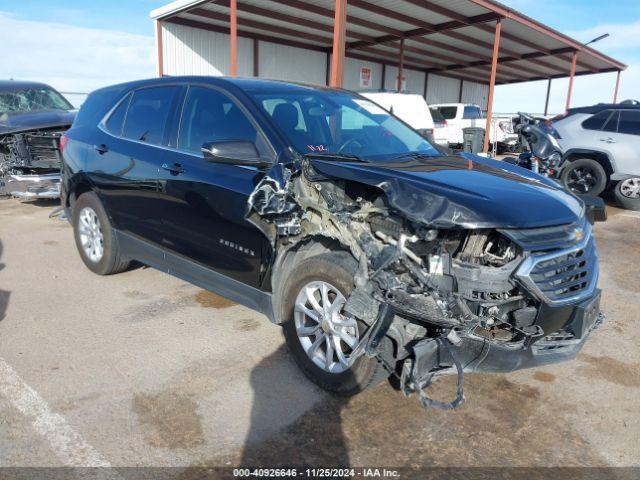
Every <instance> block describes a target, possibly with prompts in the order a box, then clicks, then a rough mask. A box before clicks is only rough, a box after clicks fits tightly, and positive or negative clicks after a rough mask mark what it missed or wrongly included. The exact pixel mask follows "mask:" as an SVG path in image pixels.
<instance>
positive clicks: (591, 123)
mask: <svg viewBox="0 0 640 480" xmlns="http://www.w3.org/2000/svg"><path fill="white" fill-rule="evenodd" d="M554 127H555V128H556V130H557V131H558V134H559V136H560V138H559V139H558V141H559V142H560V145H561V146H562V148H563V150H564V151H565V154H564V158H565V163H564V165H563V168H562V173H561V178H562V182H563V184H564V185H565V186H566V187H567V188H568V189H570V190H571V191H572V192H574V193H577V194H581V195H584V194H589V195H600V194H601V193H602V192H604V191H605V189H607V187H610V186H615V196H616V199H617V200H618V202H619V203H620V204H621V205H622V206H623V207H625V208H629V209H633V210H640V155H639V152H640V105H638V104H637V102H636V103H633V102H629V103H626V102H625V103H620V104H599V105H594V106H591V107H583V108H575V109H571V110H569V112H568V113H567V115H566V116H564V117H562V118H561V119H560V120H557V121H556V122H554Z"/></svg>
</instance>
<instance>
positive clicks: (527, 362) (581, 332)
mask: <svg viewBox="0 0 640 480" xmlns="http://www.w3.org/2000/svg"><path fill="white" fill-rule="evenodd" d="M600 295H601V292H600V290H596V291H595V293H594V295H593V296H592V297H591V298H589V299H587V300H585V301H583V302H582V303H580V304H578V305H576V306H575V307H573V308H572V309H571V310H566V309H565V310H564V312H563V313H562V314H563V315H565V316H566V323H565V324H564V326H563V327H562V328H561V329H560V330H558V331H556V332H553V333H551V334H548V335H544V336H541V337H539V338H538V339H536V340H534V341H524V342H522V343H521V344H519V345H513V344H506V343H503V344H501V343H500V342H497V341H493V340H489V339H487V338H484V337H483V336H482V335H478V334H477V331H471V332H460V333H458V332H456V331H455V330H454V331H453V334H452V333H449V334H448V335H447V336H446V337H440V338H437V339H425V340H422V341H420V342H418V343H417V344H415V345H414V346H413V347H412V348H411V351H412V356H411V357H410V358H408V359H406V360H405V362H404V365H403V368H402V377H401V388H402V390H403V392H404V393H405V394H406V395H407V396H409V395H411V394H413V393H417V394H418V397H419V398H420V401H421V403H422V404H423V405H424V406H425V407H437V408H444V409H452V408H456V407H458V406H460V405H461V404H462V403H463V402H464V393H463V382H464V375H463V372H466V373H471V372H484V373H487V372H488V373H506V372H512V371H515V370H521V369H525V368H533V367H540V366H544V365H550V364H553V363H560V362H565V361H568V360H573V359H574V358H575V357H576V356H577V355H578V353H579V352H580V350H582V347H583V346H584V344H585V342H586V340H587V338H588V337H589V335H590V333H591V332H592V331H593V330H595V329H596V328H598V327H599V326H600V325H601V324H602V322H603V321H604V318H605V317H604V314H603V313H602V312H601V311H600ZM476 328H477V327H476ZM451 374H457V378H458V381H457V393H456V397H455V399H454V400H452V401H451V402H448V403H447V402H441V401H437V400H433V399H431V398H430V397H429V396H428V395H427V393H426V389H427V388H428V387H429V386H430V385H431V383H432V382H433V381H434V380H435V379H436V378H438V377H441V376H444V375H451Z"/></svg>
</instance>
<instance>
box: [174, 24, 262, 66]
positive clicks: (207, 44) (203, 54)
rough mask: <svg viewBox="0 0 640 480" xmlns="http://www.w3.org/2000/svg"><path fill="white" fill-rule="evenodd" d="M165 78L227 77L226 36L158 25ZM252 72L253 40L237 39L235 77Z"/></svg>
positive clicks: (175, 26) (177, 26)
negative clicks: (236, 72) (190, 76)
mask: <svg viewBox="0 0 640 480" xmlns="http://www.w3.org/2000/svg"><path fill="white" fill-rule="evenodd" d="M162 50H163V66H164V74H165V75H228V74H229V35H226V34H223V33H217V32H209V31H206V30H202V29H199V28H191V27H186V26H184V25H176V24H173V23H163V24H162ZM252 73H253V40H251V39H248V38H242V37H240V38H238V74H239V75H242V76H249V75H252Z"/></svg>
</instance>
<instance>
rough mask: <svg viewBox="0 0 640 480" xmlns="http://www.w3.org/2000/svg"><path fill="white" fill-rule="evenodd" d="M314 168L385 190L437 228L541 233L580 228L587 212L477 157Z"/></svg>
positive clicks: (550, 188) (523, 175)
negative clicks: (562, 227)
mask: <svg viewBox="0 0 640 480" xmlns="http://www.w3.org/2000/svg"><path fill="white" fill-rule="evenodd" d="M311 163H312V165H313V166H314V168H315V169H316V170H317V171H319V172H321V173H322V174H324V175H327V176H330V177H334V178H342V179H345V180H352V181H356V182H360V183H364V184H368V185H373V186H377V187H379V188H381V189H382V190H383V191H384V192H385V193H386V196H387V199H388V201H389V203H390V205H391V206H392V207H393V208H395V209H396V210H398V211H400V212H402V213H403V214H405V215H406V216H407V218H409V219H410V220H413V221H416V222H419V223H424V224H427V225H430V226H434V227H440V228H451V227H463V228H537V227H547V226H552V225H562V224H569V223H574V222H576V221H577V220H578V219H579V218H580V217H581V216H582V215H583V212H584V205H583V203H582V201H580V200H579V199H578V198H577V197H575V196H573V195H572V194H570V193H568V192H566V191H565V190H564V189H563V188H562V187H560V185H558V184H556V183H555V182H553V181H551V180H549V179H547V178H545V177H542V176H540V175H537V174H534V173H532V172H529V171H528V170H525V169H523V168H521V167H517V166H515V165H511V164H508V163H506V162H500V161H496V160H491V159H487V158H484V157H479V156H476V155H469V154H463V155H460V156H441V157H420V158H415V159H413V158H412V159H408V160H404V161H390V162H371V163H360V162H357V163H356V162H338V161H332V160H316V159H313V160H311Z"/></svg>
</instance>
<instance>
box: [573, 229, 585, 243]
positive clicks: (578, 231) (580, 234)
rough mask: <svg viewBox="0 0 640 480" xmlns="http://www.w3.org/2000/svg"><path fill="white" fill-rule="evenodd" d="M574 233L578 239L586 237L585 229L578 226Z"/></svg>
mask: <svg viewBox="0 0 640 480" xmlns="http://www.w3.org/2000/svg"><path fill="white" fill-rule="evenodd" d="M573 235H574V237H575V239H576V241H578V242H581V241H582V239H583V238H584V230H583V229H581V228H576V229H575V230H574V231H573Z"/></svg>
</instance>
